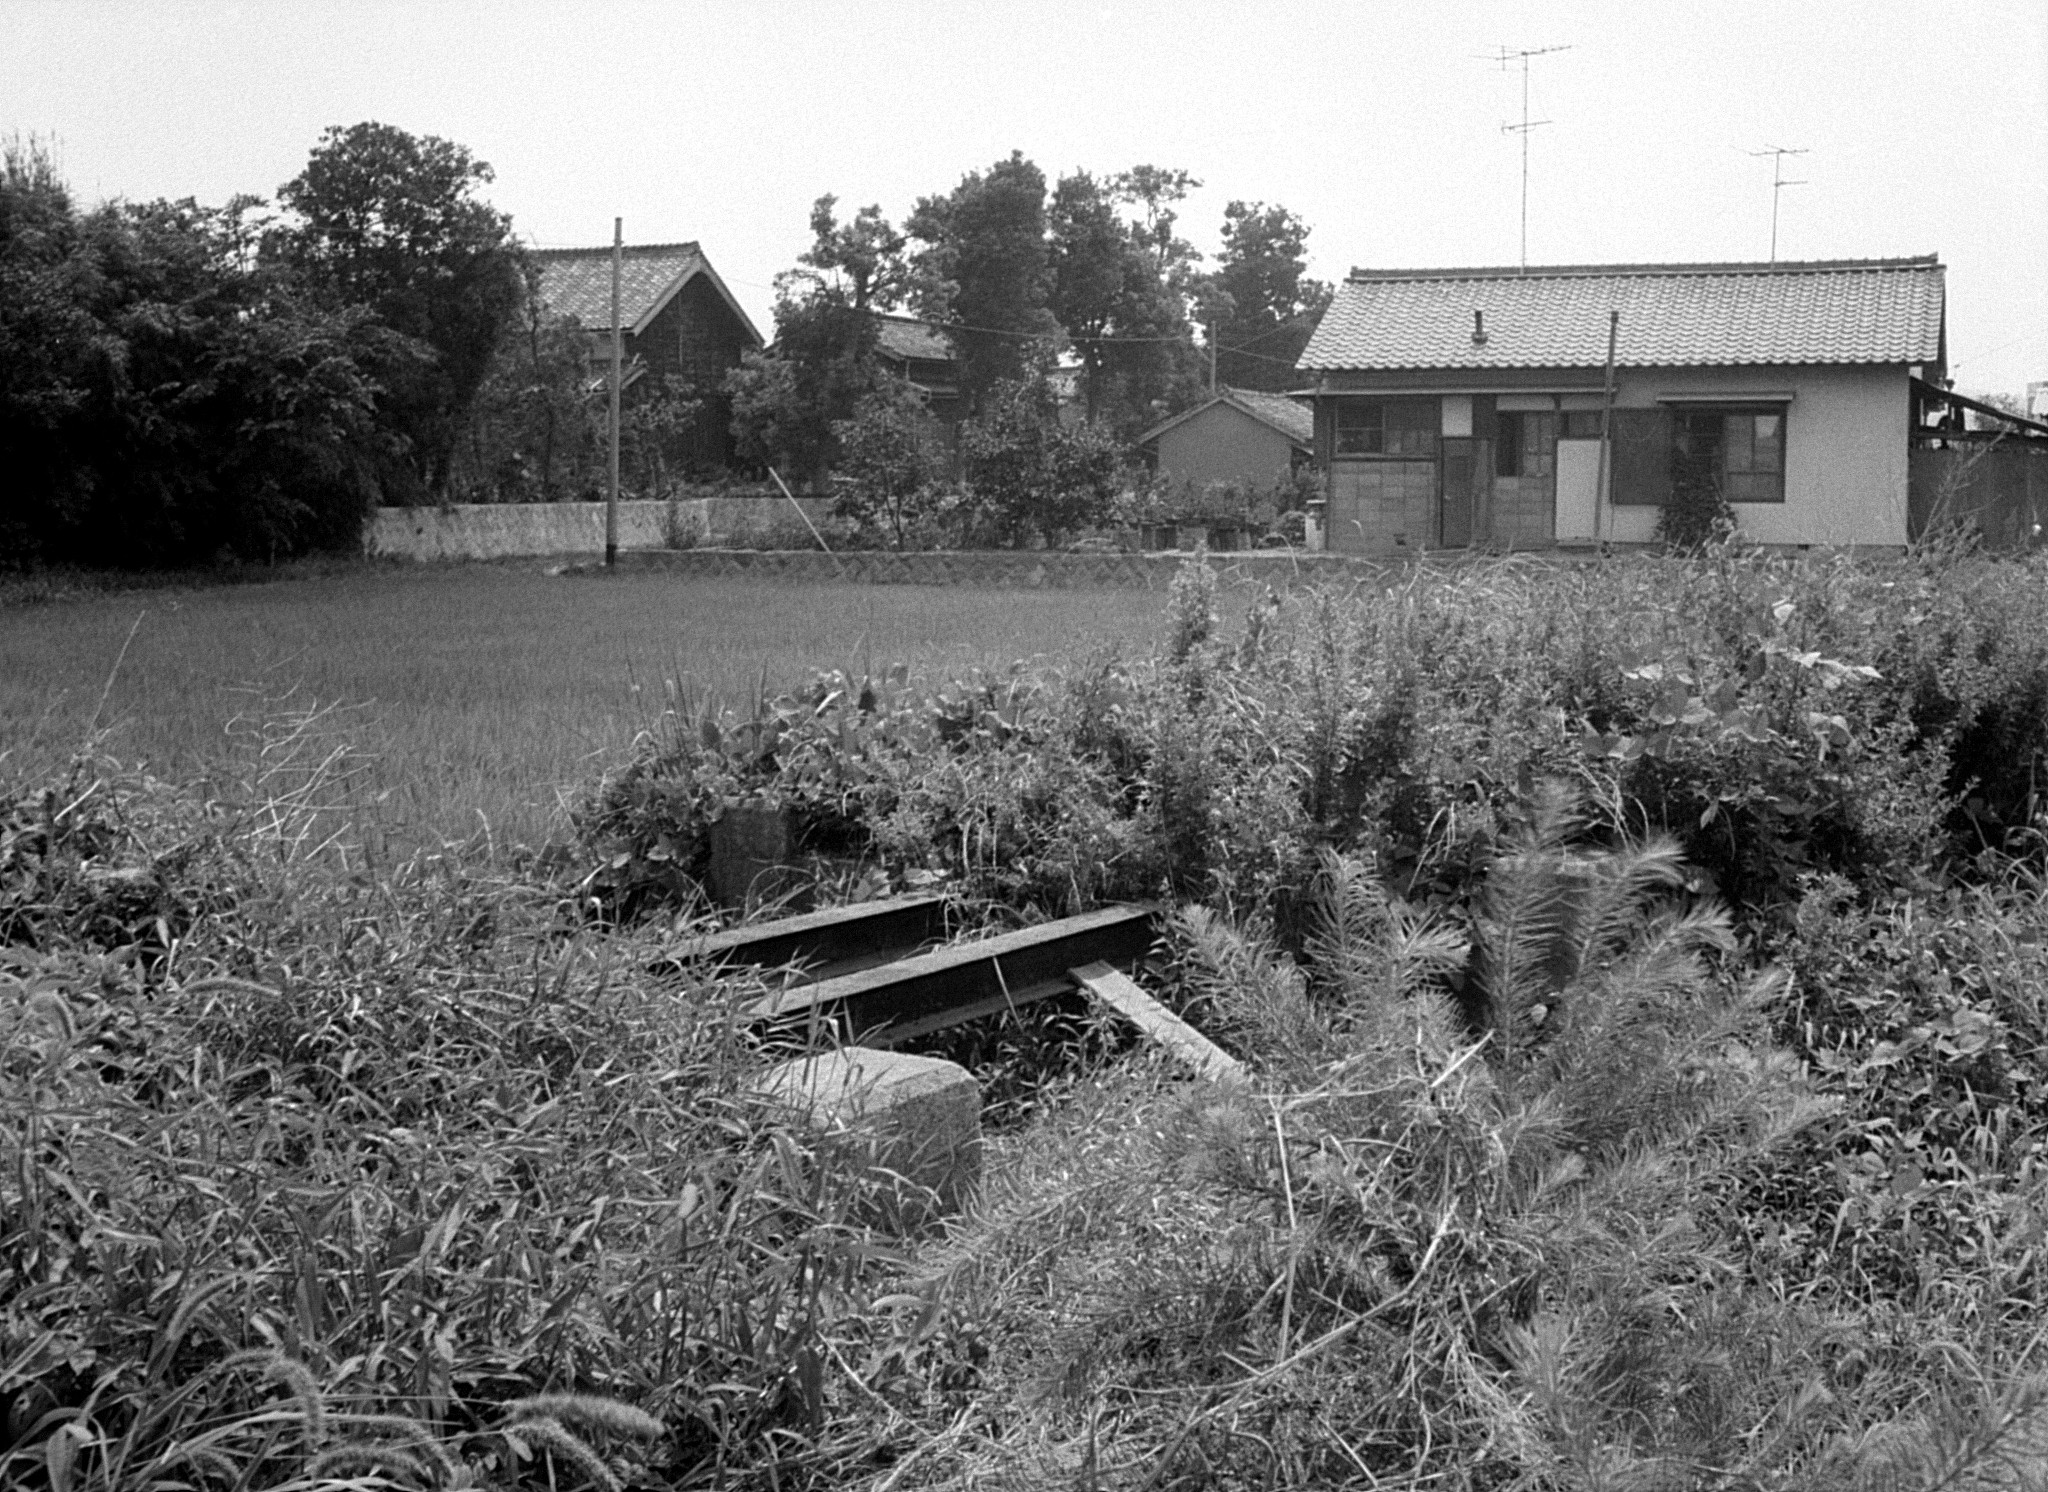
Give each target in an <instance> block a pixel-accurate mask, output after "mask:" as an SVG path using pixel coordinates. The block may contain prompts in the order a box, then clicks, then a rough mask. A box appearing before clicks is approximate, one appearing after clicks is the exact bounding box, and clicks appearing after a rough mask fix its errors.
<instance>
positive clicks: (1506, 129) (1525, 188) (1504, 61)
mask: <svg viewBox="0 0 2048 1492" xmlns="http://www.w3.org/2000/svg"><path fill="white" fill-rule="evenodd" d="M1570 50H1571V48H1570V47H1569V46H1562V47H1515V48H1510V47H1505V46H1504V47H1502V48H1501V49H1500V55H1499V56H1498V57H1497V58H1495V59H1494V60H1495V61H1497V62H1499V63H1500V68H1501V71H1502V72H1506V71H1507V68H1508V64H1509V63H1510V62H1519V63H1521V64H1522V122H1521V123H1520V124H1504V125H1502V126H1501V127H1500V132H1501V133H1502V134H1504V135H1520V136H1521V137H1522V273H1523V274H1527V273H1528V272H1529V132H1530V131H1531V130H1537V129H1541V128H1542V127H1543V126H1544V125H1546V124H1548V123H1550V121H1549V120H1548V119H1531V118H1530V117H1529V59H1530V58H1531V57H1547V56H1548V55H1550V53H1552V52H1569V51H1570Z"/></svg>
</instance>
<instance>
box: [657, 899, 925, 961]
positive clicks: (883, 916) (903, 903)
mask: <svg viewBox="0 0 2048 1492" xmlns="http://www.w3.org/2000/svg"><path fill="white" fill-rule="evenodd" d="M945 934H946V898H945V897H943V896H937V895H930V896H897V897H892V898H889V899H888V900H885V901H860V902H853V903H851V904H850V905H847V906H843V907H827V908H825V909H824V910H823V911H819V912H806V913H804V914H803V915H802V916H800V917H783V918H779V919H777V920H776V921H774V922H759V923H755V924H754V925H752V926H750V927H731V928H727V929H725V930H724V931H723V932H715V933H709V934H707V935H705V936H704V937H701V938H695V939H692V940H690V941H689V942H687V943H685V944H684V945H683V946H682V947H680V948H678V949H677V950H676V951H675V952H673V953H670V954H666V955H664V956H663V957H661V958H660V959H658V960H656V961H655V963H654V964H653V965H651V966H650V970H651V972H654V973H659V974H668V973H675V972H677V971H678V970H680V969H682V968H684V967H686V966H688V965H691V964H709V965H714V966H715V965H718V964H727V965H742V966H747V967H751V968H757V969H779V968H782V967H783V966H785V965H788V964H797V963H804V964H811V965H825V966H827V967H828V968H832V969H834V970H836V971H837V972H841V973H844V972H846V971H847V970H848V969H849V968H852V967H858V966H860V965H862V964H877V963H880V962H882V961H883V960H884V959H887V958H891V957H894V956H895V955H897V954H899V953H902V952H905V951H906V950H911V949H916V948H921V947H923V946H924V945H925V944H927V943H931V942H935V941H937V940H939V939H941V938H943V937H944V936H945Z"/></svg>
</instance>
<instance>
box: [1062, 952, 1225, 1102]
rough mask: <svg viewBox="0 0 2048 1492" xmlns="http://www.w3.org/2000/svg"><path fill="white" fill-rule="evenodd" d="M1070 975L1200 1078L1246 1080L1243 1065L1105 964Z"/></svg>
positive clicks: (1095, 965) (1093, 965)
mask: <svg viewBox="0 0 2048 1492" xmlns="http://www.w3.org/2000/svg"><path fill="white" fill-rule="evenodd" d="M1071 972H1072V974H1073V976H1074V979H1075V982H1076V983H1078V984H1079V985H1080V986H1081V988H1083V989H1085V990H1086V991H1088V993H1089V994H1090V995H1091V996H1093V997H1094V998H1095V999H1097V1000H1100V1001H1101V1002H1102V1003H1103V1004H1104V1005H1107V1006H1108V1007H1109V1008H1110V1009H1111V1010H1114V1011H1115V1012H1116V1013H1117V1014H1118V1015H1120V1016H1122V1017H1123V1018H1124V1019H1125V1020H1127V1021H1129V1022H1130V1023H1131V1024H1132V1025H1134V1026H1136V1027H1137V1028H1138V1029H1139V1030H1140V1031H1141V1032H1143V1033H1144V1034H1145V1036H1146V1037H1147V1038H1149V1039H1150V1040H1152V1041H1156V1042H1158V1043H1159V1044H1160V1045H1161V1046H1163V1047H1165V1048H1166V1050H1167V1051H1169V1052H1171V1053H1172V1054H1173V1055H1174V1056H1176V1057H1178V1058H1179V1059H1180V1060H1181V1061H1182V1062H1185V1063H1186V1064H1187V1065H1188V1066H1189V1067H1191V1068H1193V1069H1194V1070H1195V1071H1196V1072H1198V1073H1200V1074H1201V1075H1202V1076H1203V1077H1205V1078H1211V1079H1214V1080H1215V1081H1216V1082H1219V1083H1241V1082H1243V1081H1245V1072H1244V1064H1243V1063H1242V1062H1240V1061H1238V1060H1237V1058H1235V1057H1233V1056H1231V1055H1230V1053H1228V1052H1226V1051H1224V1050H1223V1048H1221V1047H1219V1046H1218V1045H1216V1043H1215V1042H1213V1041H1211V1040H1210V1039H1209V1038H1208V1037H1206V1036H1204V1035H1203V1034H1202V1033H1201V1032H1200V1031H1197V1030H1196V1029H1195V1028H1194V1027H1193V1026H1190V1025H1189V1024H1188V1023H1187V1022H1186V1021H1184V1020H1182V1019H1181V1018H1180V1017H1179V1016H1177V1015H1175V1014H1174V1013H1173V1012H1172V1011H1170V1010H1168V1009H1167V1008H1166V1007H1165V1006H1164V1005H1161V1004H1160V1003H1159V1002H1158V1001H1157V1000H1155V999H1153V998H1152V997H1151V996H1150V995H1148V994H1146V993H1145V991H1144V990H1142V989H1140V988H1139V987H1138V985H1137V983H1136V982H1135V981H1134V980H1132V979H1131V978H1129V977H1128V976H1127V975H1125V974H1122V973H1119V972H1118V971H1117V970H1115V969H1113V968H1111V967H1110V966H1109V965H1108V964H1086V965H1084V966H1082V967H1081V968H1078V969H1074V970H1072V971H1071Z"/></svg>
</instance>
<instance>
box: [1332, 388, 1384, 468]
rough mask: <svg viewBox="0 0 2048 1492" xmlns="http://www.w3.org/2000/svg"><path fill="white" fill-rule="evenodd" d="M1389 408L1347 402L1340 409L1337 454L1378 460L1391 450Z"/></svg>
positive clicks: (1338, 414)
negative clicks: (1377, 458)
mask: <svg viewBox="0 0 2048 1492" xmlns="http://www.w3.org/2000/svg"><path fill="white" fill-rule="evenodd" d="M1385 410H1386V406H1385V405H1383V404H1379V403H1371V404H1367V403H1363V402H1360V401H1358V400H1350V399H1347V400H1345V401H1343V402H1342V403H1340V404H1338V406H1337V454H1338V455H1340V456H1377V455H1380V454H1381V453H1383V452H1384V451H1385V450H1386V448H1387V431H1386V423H1385Z"/></svg>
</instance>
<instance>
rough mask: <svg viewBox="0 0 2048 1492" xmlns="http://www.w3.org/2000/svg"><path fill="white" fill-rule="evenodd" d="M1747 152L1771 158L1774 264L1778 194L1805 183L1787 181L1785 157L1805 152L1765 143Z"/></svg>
mask: <svg viewBox="0 0 2048 1492" xmlns="http://www.w3.org/2000/svg"><path fill="white" fill-rule="evenodd" d="M1749 153H1750V154H1751V155H1767V156H1769V157H1770V158H1771V263H1773V264H1776V263H1777V262H1778V194H1779V193H1780V192H1782V191H1784V190H1785V188H1786V187H1788V186H1805V185H1806V183H1805V182H1804V181H1787V180H1786V179H1785V157H1786V156H1788V155H1805V154H1806V152H1805V151H1804V150H1803V149H1802V150H1795V149H1793V148H1792V147H1791V146H1789V145H1766V146H1765V147H1764V148H1763V149H1762V150H1752V151H1750V152H1749Z"/></svg>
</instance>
